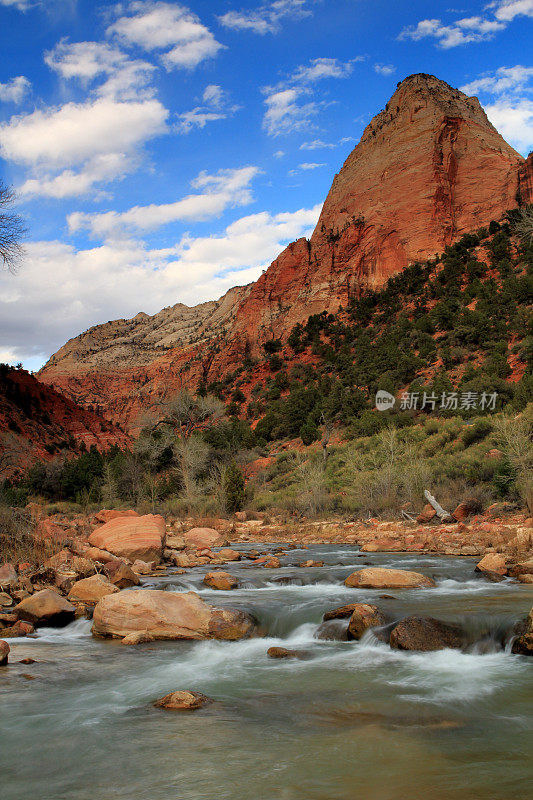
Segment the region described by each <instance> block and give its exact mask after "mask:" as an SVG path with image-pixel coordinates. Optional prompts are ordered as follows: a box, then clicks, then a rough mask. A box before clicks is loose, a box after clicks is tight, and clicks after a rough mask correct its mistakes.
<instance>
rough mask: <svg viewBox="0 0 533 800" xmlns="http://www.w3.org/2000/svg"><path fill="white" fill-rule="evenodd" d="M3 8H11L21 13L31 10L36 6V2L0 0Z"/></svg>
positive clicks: (32, 0) (31, 0)
mask: <svg viewBox="0 0 533 800" xmlns="http://www.w3.org/2000/svg"><path fill="white" fill-rule="evenodd" d="M0 5H1V6H11V7H12V8H18V10H19V11H26V10H27V9H28V8H31V7H32V6H34V5H35V1H34V0H0Z"/></svg>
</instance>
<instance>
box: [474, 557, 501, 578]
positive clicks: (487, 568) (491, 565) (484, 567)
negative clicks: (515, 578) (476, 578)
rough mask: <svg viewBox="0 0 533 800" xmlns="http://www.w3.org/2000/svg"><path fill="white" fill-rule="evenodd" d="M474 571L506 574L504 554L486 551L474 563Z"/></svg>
mask: <svg viewBox="0 0 533 800" xmlns="http://www.w3.org/2000/svg"><path fill="white" fill-rule="evenodd" d="M476 572H496V573H497V574H498V575H507V564H506V560H505V556H502V555H501V554H500V553H487V555H486V556H483V558H482V559H481V561H480V562H479V563H478V564H477V565H476Z"/></svg>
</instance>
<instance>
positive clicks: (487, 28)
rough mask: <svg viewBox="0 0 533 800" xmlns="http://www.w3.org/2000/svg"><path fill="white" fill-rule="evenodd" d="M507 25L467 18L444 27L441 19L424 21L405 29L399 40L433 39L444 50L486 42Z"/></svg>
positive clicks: (478, 18)
mask: <svg viewBox="0 0 533 800" xmlns="http://www.w3.org/2000/svg"><path fill="white" fill-rule="evenodd" d="M504 28H505V24H504V23H503V22H499V21H497V20H487V19H484V18H483V17H465V18H464V19H458V20H456V21H455V22H454V23H452V24H451V25H444V24H443V23H442V22H441V20H440V19H424V20H421V22H419V23H418V25H416V26H411V27H407V28H404V29H403V31H402V32H401V33H400V35H399V37H398V38H399V39H412V40H413V41H415V42H416V41H420V39H425V38H433V39H436V40H437V45H438V46H439V47H441V48H442V49H444V50H448V49H450V48H451V47H457V46H458V45H462V44H468V43H470V42H484V41H487V40H488V39H492V38H493V37H494V34H495V33H496V32H497V31H500V30H503V29H504Z"/></svg>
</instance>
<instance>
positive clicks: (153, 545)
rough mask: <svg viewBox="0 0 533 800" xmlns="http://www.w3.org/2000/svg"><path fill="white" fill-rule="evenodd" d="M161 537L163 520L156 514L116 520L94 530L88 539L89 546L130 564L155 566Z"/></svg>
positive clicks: (163, 533) (164, 527) (161, 543)
mask: <svg viewBox="0 0 533 800" xmlns="http://www.w3.org/2000/svg"><path fill="white" fill-rule="evenodd" d="M165 534H166V525H165V520H164V519H163V517H160V516H159V515H157V514H146V515H145V516H144V517H120V518H118V519H113V520H111V521H110V522H106V523H105V524H104V525H102V526H101V527H99V528H96V530H94V531H93V532H92V533H91V535H90V536H89V544H91V545H92V546H93V547H98V548H101V549H103V550H108V551H109V552H110V553H113V554H114V555H116V556H120V557H122V558H128V559H130V560H132V561H135V560H136V559H137V558H140V559H142V560H143V561H156V562H157V563H158V564H159V562H160V561H161V557H162V555H163V547H164V540H165Z"/></svg>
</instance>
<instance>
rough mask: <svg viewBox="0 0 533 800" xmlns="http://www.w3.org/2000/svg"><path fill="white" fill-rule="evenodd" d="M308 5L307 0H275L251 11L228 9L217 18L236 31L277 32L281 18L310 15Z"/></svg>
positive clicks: (299, 17) (298, 17)
mask: <svg viewBox="0 0 533 800" xmlns="http://www.w3.org/2000/svg"><path fill="white" fill-rule="evenodd" d="M308 5H309V2H308V0H276V2H273V3H265V4H264V5H262V6H259V7H258V8H256V9H254V10H253V11H228V12H227V13H226V14H223V15H222V16H220V17H219V18H218V19H219V22H220V23H221V24H222V25H224V26H225V27H226V28H231V29H233V30H236V31H252V32H253V33H259V34H260V35H264V34H265V33H277V32H278V31H280V30H281V22H282V20H283V19H285V18H289V19H293V20H294V19H302V18H303V17H307V16H310V15H311V14H312V11H311V10H310V9H309V8H308Z"/></svg>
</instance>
